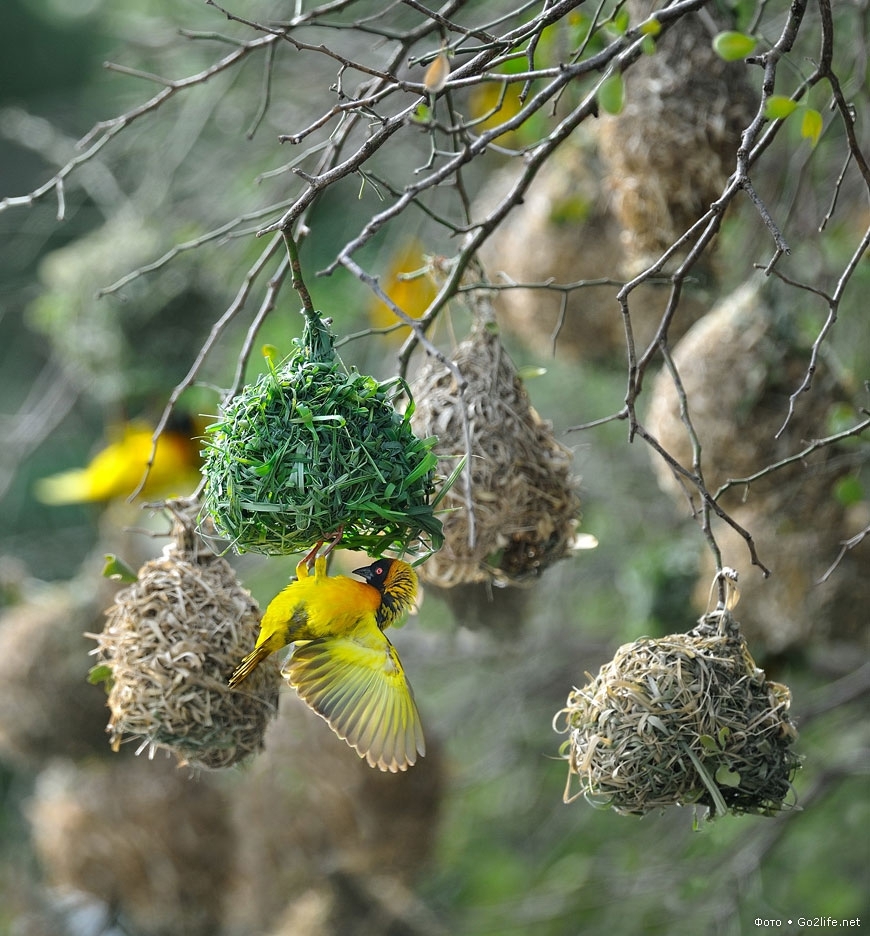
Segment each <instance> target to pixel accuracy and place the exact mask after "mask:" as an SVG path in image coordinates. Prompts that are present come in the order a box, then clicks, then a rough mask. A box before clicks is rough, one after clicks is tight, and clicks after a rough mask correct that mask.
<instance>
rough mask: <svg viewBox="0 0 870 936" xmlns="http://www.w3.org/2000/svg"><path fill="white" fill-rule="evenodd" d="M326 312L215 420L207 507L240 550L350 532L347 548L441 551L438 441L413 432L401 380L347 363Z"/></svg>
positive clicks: (294, 546) (292, 547)
mask: <svg viewBox="0 0 870 936" xmlns="http://www.w3.org/2000/svg"><path fill="white" fill-rule="evenodd" d="M334 340H335V339H334V337H333V336H332V335H331V334H330V332H329V330H328V328H327V325H326V323H324V321H323V320H322V319H321V318H320V317H319V315H318V314H317V313H312V314H311V315H307V316H306V322H305V331H304V335H303V337H302V339H297V340H296V341H295V345H296V348H295V350H294V351H293V352H292V353H291V355H290V356H289V357H288V358H287V359H286V360H285V361H284V363H283V364H281V365H280V366H279V367H278V368H277V369H275V368H274V367H272V366H271V363H270V368H269V371H268V373H266V374H264V375H262V376H261V377H260V379H259V380H258V381H257V382H256V383H255V384H253V385H248V386H246V387H245V388H244V389H243V390H242V391H241V393H239V394H238V395H237V396H235V397H233V398H232V399H230V400H229V401H228V402H227V403H226V404H225V405H224V406H223V408H222V415H221V418H220V419H219V421H218V422H217V423H216V424H214V425H212V426H211V427H209V435H210V438H209V440H208V443H207V446H206V450H205V453H204V455H205V462H204V466H203V474H204V476H205V491H204V504H205V507H206V509H207V510H208V512H209V513H210V514H211V516H212V518H213V520H214V522H215V525H216V527H217V530H218V532H219V533H220V534H221V535H223V536H226V537H227V538H229V539H230V540H231V541H232V544H233V546H234V547H235V548H236V549H237V550H238V551H239V552H243V551H246V550H252V551H255V552H261V553H266V554H269V555H286V554H290V553H294V552H300V551H303V550H304V549H307V548H308V547H310V546H311V545H312V544H313V543H316V542H317V541H318V540H325V539H329V538H331V537H333V536H334V535H335V534H336V533H338V532H339V531H342V546H343V547H345V548H347V549H359V550H363V551H366V552H368V553H369V554H371V555H381V554H382V553H383V551H384V550H386V549H397V550H408V549H410V550H412V551H413V550H416V549H437V548H438V546H439V545H440V543H441V523H440V521H439V520H438V519H437V518H436V517H435V515H434V512H433V509H432V507H431V506H430V504H429V495H430V494H431V493H432V489H433V475H432V469H433V468H434V467H435V464H436V461H437V459H436V457H435V455H434V454H433V453H432V447H433V446H434V444H435V440H434V439H425V440H423V439H418V438H417V437H416V436H415V435H414V432H413V430H412V429H411V423H410V417H411V413H413V410H414V407H413V403H412V402H410V403H409V405H408V407H407V410H406V412H405V414H404V416H403V415H400V414H399V413H397V412H396V410H395V408H394V407H393V400H394V399H395V398H396V397H397V396H399V395H400V394H402V393H404V392H406V391H407V385H406V384H405V382H404V381H402V380H400V379H393V380H390V381H386V382H384V383H379V382H378V381H377V380H375V379H374V378H373V377H368V376H365V375H363V374H358V373H355V372H348V371H347V370H345V368H344V366H343V365H342V363H341V361H340V360H339V359H338V358H337V357H336V355H335V353H334V351H333V342H334Z"/></svg>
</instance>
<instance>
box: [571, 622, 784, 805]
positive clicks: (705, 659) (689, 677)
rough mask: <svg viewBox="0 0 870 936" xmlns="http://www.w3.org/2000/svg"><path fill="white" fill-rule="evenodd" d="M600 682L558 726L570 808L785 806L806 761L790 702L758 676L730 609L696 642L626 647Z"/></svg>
mask: <svg viewBox="0 0 870 936" xmlns="http://www.w3.org/2000/svg"><path fill="white" fill-rule="evenodd" d="M587 675H588V674H587ZM590 680H591V681H590V682H589V683H588V684H587V685H586V686H584V687H583V688H582V689H575V690H574V691H573V692H572V693H571V694H570V695H569V696H568V704H567V707H566V708H565V709H563V710H562V711H561V712H560V713H559V714H558V715H557V716H556V727H557V730H560V731H565V732H568V733H569V735H570V738H569V741H568V742H566V744H567V747H568V753H567V757H568V761H569V775H568V786H567V787H566V790H565V801H566V802H570V801H571V800H574V799H576V798H577V797H578V796H581V795H582V796H585V797H586V799H587V800H588V801H590V802H592V803H593V804H596V805H601V806H610V807H612V808H613V809H614V810H616V811H617V812H619V813H637V814H643V813H648V812H651V811H654V810H660V809H664V808H665V807H667V806H675V805H676V806H685V805H690V804H700V805H704V806H708V807H710V808H711V811H712V813H713V815H721V814H722V813H725V812H731V813H734V814H741V813H759V814H762V815H774V814H775V813H777V812H778V811H779V810H781V809H782V808H783V803H784V800H785V798H786V796H787V795H788V793H789V790H790V789H791V779H792V777H793V775H794V773H795V770H796V769H797V768H798V766H799V762H800V761H799V758H798V756H797V754H795V752H794V751H793V749H792V744H793V742H794V740H795V738H796V737H797V732H796V731H795V728H794V725H793V724H792V722H791V720H790V718H789V715H788V709H789V704H790V692H789V690H788V688H787V687H786V686H783V685H781V684H779V683H774V682H769V681H768V680H767V679H766V678H765V675H764V672H763V671H762V670H760V669H758V668H757V667H756V665H755V661H754V660H753V659H752V656H751V655H750V653H749V650H748V649H747V646H746V641H745V640H744V639H743V637H742V636H741V634H740V632H739V625H738V624H737V623H736V621H735V620H734V618H733V616H732V614H731V612H730V611H726V610H717V611H714V612H711V613H709V614H707V615H705V616H704V617H703V618H701V620H700V621H699V622H698V626H697V627H695V628H694V629H693V630H691V631H689V632H688V633H687V634H671V635H670V636H667V637H662V638H658V639H652V638H649V637H643V638H641V639H640V640H636V641H634V642H633V643H630V644H625V645H624V646H622V647H620V648H619V649H618V650H617V651H616V655H615V656H614V658H613V660H612V661H611V662H609V663H606V664H605V665H604V666H602V667H601V669H600V670H599V672H598V675H597V676H596V677H595V678H592V677H590ZM575 778H576V782H577V783H578V784H579V790H577V792H572V786H573V785H574V782H575Z"/></svg>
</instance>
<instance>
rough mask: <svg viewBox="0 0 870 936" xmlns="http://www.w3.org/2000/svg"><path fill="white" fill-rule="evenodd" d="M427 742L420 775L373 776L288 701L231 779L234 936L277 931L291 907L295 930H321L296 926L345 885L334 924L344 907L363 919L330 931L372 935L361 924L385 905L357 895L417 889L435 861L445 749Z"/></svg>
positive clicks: (338, 894) (333, 910) (230, 905)
mask: <svg viewBox="0 0 870 936" xmlns="http://www.w3.org/2000/svg"><path fill="white" fill-rule="evenodd" d="M427 742H428V744H427V748H428V749H427V752H426V757H425V758H423V759H422V760H421V761H420V762H419V763H418V764H417V765H416V766H415V768H414V769H413V770H410V771H408V772H407V773H398V774H391V773H382V772H381V771H378V770H372V769H371V768H370V767H369V766H368V765H367V764H366V763H365V761H363V760H360V758H359V757H357V755H356V753H355V752H354V751H353V750H351V749H350V748H349V747H346V746H345V745H337V744H335V743H334V739H333V738H332V736H331V735H330V734H329V733H328V732H324V731H323V723H322V720H321V719H320V717H319V716H318V715H316V714H315V713H314V712H312V711H310V710H309V709H308V708H307V707H306V706H304V705H301V704H299V702H298V700H297V699H296V698H295V696H294V695H284V696H282V701H281V715H280V718H278V719H276V720H275V721H274V722H272V723H271V725H270V726H269V730H268V732H267V735H266V750H265V751H264V752H263V754H262V755H260V756H259V757H257V758H256V760H254V761H253V762H252V763H251V765H250V767H248V768H246V769H245V770H244V771H239V772H235V773H233V774H232V775H229V776H228V779H229V780H232V781H233V782H234V783H235V786H234V789H233V793H232V798H231V819H232V822H233V826H234V828H235V830H236V839H237V844H236V849H235V850H236V855H237V860H236V863H235V875H234V878H233V880H232V882H231V884H230V888H229V890H230V894H231V896H230V899H229V900H228V902H227V907H228V918H227V920H226V923H227V929H228V930H229V931H232V932H255V931H256V932H270V933H271V932H277V931H278V930H279V929H280V928H278V927H276V926H275V920H276V918H278V917H280V916H281V914H282V911H284V910H285V909H287V908H288V905H289V907H291V908H293V909H292V910H289V911H288V912H289V913H290V915H291V916H293V917H294V918H296V919H297V923H298V929H296V930H295V932H297V933H309V932H319V931H320V930H315V929H314V928H306V927H304V926H302V925H301V923H299V921H298V918H297V914H298V913H300V912H302V909H303V907H302V905H304V904H305V903H306V901H305V897H304V895H305V893H306V891H307V889H308V888H311V887H317V888H319V887H325V888H326V889H327V890H329V889H330V888H332V886H333V884H335V883H336V882H338V881H339V879H341V880H343V881H344V882H345V887H341V886H337V889H336V893H334V894H331V896H330V899H329V901H328V903H329V905H330V913H329V914H328V916H332V915H333V914H334V913H337V912H338V911H339V909H342V910H343V911H344V914H345V915H348V914H350V915H352V914H353V913H356V914H357V917H358V918H357V920H356V925H354V922H353V921H348V920H344V923H345V925H344V926H343V927H342V926H339V925H331V926H327V927H326V928H325V930H324V931H325V932H330V933H336V934H344V933H350V932H357V931H364V928H363V918H367V917H368V915H369V914H370V913H375V911H376V908H377V907H378V906H379V905H380V901H371V905H369V903H370V902H369V901H368V900H366V901H363V902H362V903H361V902H360V900H359V899H358V898H357V899H354V893H359V892H362V893H368V891H369V890H374V891H375V892H376V893H381V894H383V893H385V892H386V891H387V890H388V889H389V888H388V887H386V886H385V884H384V882H386V881H389V882H390V888H394V887H396V886H400V887H404V888H411V887H412V886H413V884H414V883H415V881H416V880H418V879H419V877H420V876H421V873H422V871H423V869H424V868H425V867H426V865H427V863H428V862H429V861H430V860H431V859H432V858H433V855H434V852H435V849H436V847H437V842H438V829H439V820H440V813H441V806H442V802H443V798H444V796H445V793H446V783H447V776H446V764H445V760H444V753H443V748H442V747H441V745H439V744H438V743H437V739H434V738H428V739H427ZM276 816H277V817H280V821H276ZM276 856H279V857H276ZM336 901H337V902H338V904H340V907H339V906H337V905H336ZM281 931H282V932H283V931H287V932H294V930H292V929H289V930H283V929H282V930H281ZM365 931H366V932H367V930H365ZM388 931H391V930H389V927H386V926H385V927H383V928H382V929H381V930H380V932H388Z"/></svg>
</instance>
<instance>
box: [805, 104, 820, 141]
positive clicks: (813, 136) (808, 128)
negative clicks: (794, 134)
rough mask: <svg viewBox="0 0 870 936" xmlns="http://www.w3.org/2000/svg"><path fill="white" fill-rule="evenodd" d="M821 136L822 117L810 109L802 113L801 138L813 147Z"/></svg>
mask: <svg viewBox="0 0 870 936" xmlns="http://www.w3.org/2000/svg"><path fill="white" fill-rule="evenodd" d="M821 135H822V115H821V114H820V113H819V112H818V111H817V110H815V109H814V108H812V107H808V108H807V109H806V110H805V111H804V116H803V120H801V136H802V137H805V138H806V139H807V140H809V141H810V143H811V144H812V145H813V146H815V145H816V143H818V142H819V137H820V136H821Z"/></svg>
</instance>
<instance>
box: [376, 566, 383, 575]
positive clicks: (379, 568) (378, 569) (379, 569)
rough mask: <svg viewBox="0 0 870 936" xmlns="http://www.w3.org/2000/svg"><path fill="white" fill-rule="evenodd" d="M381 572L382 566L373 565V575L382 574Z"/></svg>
mask: <svg viewBox="0 0 870 936" xmlns="http://www.w3.org/2000/svg"><path fill="white" fill-rule="evenodd" d="M383 574H384V567H383V566H380V565H379V566H375V575H383Z"/></svg>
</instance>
